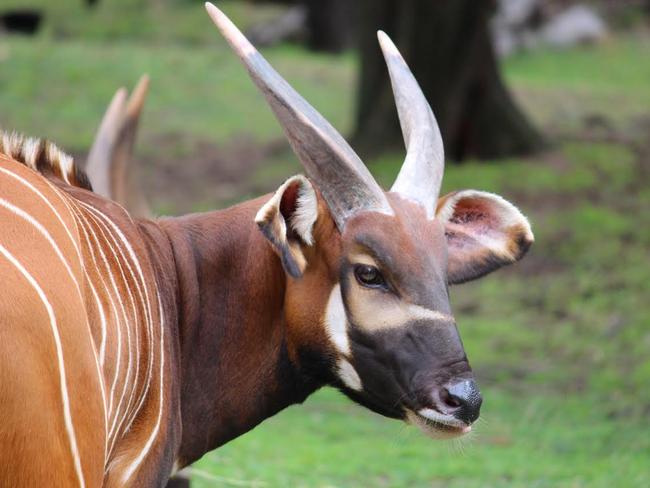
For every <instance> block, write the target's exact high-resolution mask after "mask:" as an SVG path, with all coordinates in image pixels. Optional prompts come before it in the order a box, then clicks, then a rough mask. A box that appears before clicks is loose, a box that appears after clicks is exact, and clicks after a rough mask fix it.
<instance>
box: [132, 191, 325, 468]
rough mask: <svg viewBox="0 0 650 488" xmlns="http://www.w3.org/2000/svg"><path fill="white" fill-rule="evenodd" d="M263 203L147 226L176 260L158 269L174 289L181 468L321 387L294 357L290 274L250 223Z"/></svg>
mask: <svg viewBox="0 0 650 488" xmlns="http://www.w3.org/2000/svg"><path fill="white" fill-rule="evenodd" d="M263 203H264V200H263V198H262V199H257V200H253V201H250V202H245V203H243V204H240V205H238V206H235V207H232V208H230V209H227V210H222V211H215V212H208V213H204V214H193V215H188V216H184V217H178V218H165V219H161V220H159V221H157V222H156V223H153V222H151V221H143V222H141V223H140V226H141V229H142V230H143V233H144V234H145V235H148V236H149V237H150V238H153V239H156V240H158V241H160V240H167V241H168V243H169V245H170V246H171V254H173V259H172V261H173V264H172V263H159V265H158V266H156V268H157V270H158V271H157V273H159V276H158V280H157V281H158V283H169V282H170V281H171V282H174V283H175V286H174V288H175V290H174V293H175V294H176V297H175V300H169V302H174V303H176V307H177V310H176V311H175V312H176V313H175V314H171V316H174V315H176V316H178V323H177V331H175V336H176V337H177V338H178V342H177V348H176V350H177V351H178V353H177V358H176V370H177V372H178V376H179V378H180V381H177V382H176V384H177V387H178V388H180V392H178V394H179V396H180V414H179V415H180V420H181V425H182V440H181V444H180V446H179V447H178V455H177V463H178V465H179V466H181V467H182V466H184V465H187V464H190V463H191V462H193V461H195V460H197V459H198V458H200V457H201V456H202V455H203V454H205V453H206V452H208V451H210V450H212V449H215V448H217V447H219V446H221V445H223V444H225V443H226V442H228V441H230V440H231V439H234V438H235V437H238V436H239V435H241V434H243V433H245V432H247V431H249V430H250V429H252V428H253V427H255V426H256V425H257V424H259V423H260V422H262V421H263V420H264V419H266V418H268V417H271V416H272V415H274V414H275V413H277V412H278V411H280V410H282V409H284V408H286V407H287V406H289V405H291V404H294V403H299V402H302V401H303V400H304V399H305V398H306V397H307V396H308V395H309V394H310V393H312V392H313V391H315V390H316V389H317V388H318V387H319V386H321V385H320V384H318V382H317V380H315V379H313V378H310V377H309V376H307V375H306V374H304V373H302V372H301V370H300V368H299V367H298V366H297V365H295V364H294V363H293V362H292V361H291V360H290V358H289V354H288V349H287V342H286V341H287V339H286V338H287V334H286V324H285V322H284V317H283V303H284V294H285V280H286V278H285V274H284V271H283V269H282V266H281V264H280V261H279V259H278V258H277V257H276V255H275V254H274V253H273V251H272V250H271V249H270V246H269V245H268V243H267V242H266V240H265V239H264V238H263V237H262V236H261V233H260V232H259V230H258V229H257V228H256V227H255V224H254V221H253V218H254V215H255V213H256V211H257V210H258V208H259V207H260V206H261V205H262V204H263ZM154 234H157V235H156V236H154ZM165 254H167V255H169V253H165ZM152 259H153V260H154V261H157V260H159V259H160V258H158V257H157V256H152ZM163 259H164V258H163Z"/></svg>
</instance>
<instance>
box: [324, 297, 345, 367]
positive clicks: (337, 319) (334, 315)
mask: <svg viewBox="0 0 650 488" xmlns="http://www.w3.org/2000/svg"><path fill="white" fill-rule="evenodd" d="M347 326H348V318H347V315H346V314H345V306H344V305H343V297H342V296H341V285H338V284H337V285H336V286H334V288H333V289H332V293H331V294H330V298H329V300H328V302H327V308H326V309H325V331H326V332H327V335H328V336H329V338H330V340H331V341H332V343H333V344H334V347H335V348H336V350H337V352H339V353H340V354H343V355H345V356H349V355H350V340H349V339H348V331H347Z"/></svg>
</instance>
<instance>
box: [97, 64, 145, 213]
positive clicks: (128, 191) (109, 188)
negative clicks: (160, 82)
mask: <svg viewBox="0 0 650 488" xmlns="http://www.w3.org/2000/svg"><path fill="white" fill-rule="evenodd" d="M148 89H149V77H148V76H146V75H144V76H142V77H141V78H140V80H139V81H138V84H137V85H136V87H135V88H134V90H133V92H132V93H131V96H130V97H128V94H127V91H126V89H125V88H120V89H119V90H118V91H117V92H116V93H115V95H114V96H113V99H112V100H111V103H110V104H109V106H108V108H107V109H106V113H105V114H104V117H103V119H102V121H101V124H100V126H99V129H97V134H96V135H95V141H94V142H93V145H92V147H91V149H90V152H89V153H88V160H87V161H86V174H87V175H88V178H89V179H90V182H91V184H92V186H93V191H94V192H95V193H98V194H99V195H102V196H104V197H106V198H110V199H111V200H114V201H116V202H118V203H119V204H121V205H123V206H124V207H125V208H127V209H128V210H129V211H130V212H131V214H132V215H135V216H138V217H148V216H149V215H151V210H150V208H149V205H148V204H147V202H146V200H145V199H144V196H143V195H142V192H141V190H140V188H139V186H138V184H137V182H136V181H135V179H134V177H133V165H132V164H131V158H132V155H133V146H134V144H135V136H136V132H137V129H138V122H139V120H140V115H141V113H142V108H143V106H144V101H145V98H146V96H147V91H148ZM127 97H128V98H127Z"/></svg>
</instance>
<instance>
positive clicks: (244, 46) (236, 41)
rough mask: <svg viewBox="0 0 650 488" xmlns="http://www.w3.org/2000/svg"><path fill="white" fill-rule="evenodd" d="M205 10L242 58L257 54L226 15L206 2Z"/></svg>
mask: <svg viewBox="0 0 650 488" xmlns="http://www.w3.org/2000/svg"><path fill="white" fill-rule="evenodd" d="M205 10H206V11H207V12H208V15H209V16H210V18H211V19H212V22H214V25H216V26H217V28H218V29H219V31H220V32H221V34H222V35H223V37H225V38H226V41H228V44H230V45H231V46H232V48H233V49H234V50H235V51H236V52H237V54H238V55H239V56H240V57H241V58H245V57H248V56H250V55H252V54H255V52H256V51H255V48H254V47H253V45H252V44H251V43H250V42H248V39H246V37H244V34H242V33H241V31H240V30H239V29H238V28H237V27H236V26H235V24H233V22H232V21H231V20H230V19H229V18H228V16H227V15H226V14H224V13H223V12H222V11H221V10H219V9H218V8H217V7H215V6H214V4H212V3H210V2H205Z"/></svg>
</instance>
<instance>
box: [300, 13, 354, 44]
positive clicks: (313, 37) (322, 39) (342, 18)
mask: <svg viewBox="0 0 650 488" xmlns="http://www.w3.org/2000/svg"><path fill="white" fill-rule="evenodd" d="M302 3H303V4H304V5H305V7H307V44H308V46H309V48H310V49H312V50H314V51H328V52H334V53H336V52H341V51H343V50H344V49H346V48H348V47H350V45H351V44H352V42H353V27H354V26H355V25H356V23H357V22H356V20H357V19H356V13H357V12H358V8H356V5H355V4H356V0H352V1H351V0H302Z"/></svg>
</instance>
